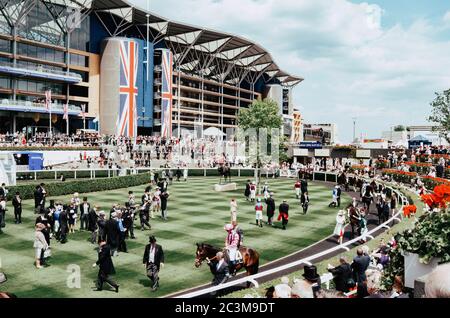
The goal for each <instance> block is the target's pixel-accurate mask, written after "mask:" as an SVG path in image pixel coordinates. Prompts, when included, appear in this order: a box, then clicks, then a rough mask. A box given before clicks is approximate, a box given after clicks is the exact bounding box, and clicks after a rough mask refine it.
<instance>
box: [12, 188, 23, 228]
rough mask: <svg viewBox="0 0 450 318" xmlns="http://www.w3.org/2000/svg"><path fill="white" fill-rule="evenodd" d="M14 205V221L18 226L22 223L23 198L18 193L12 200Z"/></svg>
mask: <svg viewBox="0 0 450 318" xmlns="http://www.w3.org/2000/svg"><path fill="white" fill-rule="evenodd" d="M12 205H13V207H14V219H15V223H16V224H21V223H22V197H21V196H20V192H16V194H15V195H14V198H13V200H12Z"/></svg>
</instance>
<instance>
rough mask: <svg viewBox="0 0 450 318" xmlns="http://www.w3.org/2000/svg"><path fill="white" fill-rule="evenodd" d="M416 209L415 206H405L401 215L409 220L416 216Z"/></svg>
mask: <svg viewBox="0 0 450 318" xmlns="http://www.w3.org/2000/svg"><path fill="white" fill-rule="evenodd" d="M416 212H417V207H416V206H415V205H407V206H405V207H403V215H404V216H405V217H407V218H410V217H411V215H412V214H416Z"/></svg>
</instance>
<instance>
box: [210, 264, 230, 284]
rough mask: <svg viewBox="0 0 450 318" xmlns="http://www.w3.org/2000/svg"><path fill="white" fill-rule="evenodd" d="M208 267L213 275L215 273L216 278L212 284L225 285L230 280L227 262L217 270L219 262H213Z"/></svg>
mask: <svg viewBox="0 0 450 318" xmlns="http://www.w3.org/2000/svg"><path fill="white" fill-rule="evenodd" d="M208 265H209V267H210V269H211V273H213V275H214V278H213V281H212V284H213V285H214V286H217V285H220V284H223V283H225V282H226V281H227V280H228V278H229V277H230V269H229V267H228V263H227V262H225V261H224V262H223V263H222V264H221V265H220V266H219V268H217V265H218V263H217V262H211V263H209V264H208Z"/></svg>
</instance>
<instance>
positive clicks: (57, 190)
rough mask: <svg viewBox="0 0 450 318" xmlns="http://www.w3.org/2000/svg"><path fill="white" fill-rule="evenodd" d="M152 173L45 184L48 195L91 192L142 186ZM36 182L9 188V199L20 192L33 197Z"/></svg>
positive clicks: (30, 197)
mask: <svg viewBox="0 0 450 318" xmlns="http://www.w3.org/2000/svg"><path fill="white" fill-rule="evenodd" d="M150 181H151V179H150V174H149V173H146V174H137V175H130V176H125V177H115V178H105V179H89V180H74V181H66V182H57V183H49V184H47V185H46V186H45V189H46V190H47V193H48V196H52V197H55V196H60V195H67V194H72V193H75V192H78V193H90V192H99V191H107V190H115V189H122V188H128V187H135V186H140V185H143V184H146V183H150ZM35 188H36V184H30V185H19V186H14V187H10V188H9V193H8V200H12V197H13V196H14V194H15V193H16V192H17V191H18V192H20V194H21V196H22V199H24V200H27V199H33V198H34V190H35Z"/></svg>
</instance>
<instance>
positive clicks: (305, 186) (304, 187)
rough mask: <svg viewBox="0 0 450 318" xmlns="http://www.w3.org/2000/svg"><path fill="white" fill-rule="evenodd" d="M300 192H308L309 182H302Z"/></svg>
mask: <svg viewBox="0 0 450 318" xmlns="http://www.w3.org/2000/svg"><path fill="white" fill-rule="evenodd" d="M300 191H301V192H302V193H305V192H308V181H306V180H305V179H303V180H302V181H301V182H300Z"/></svg>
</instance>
